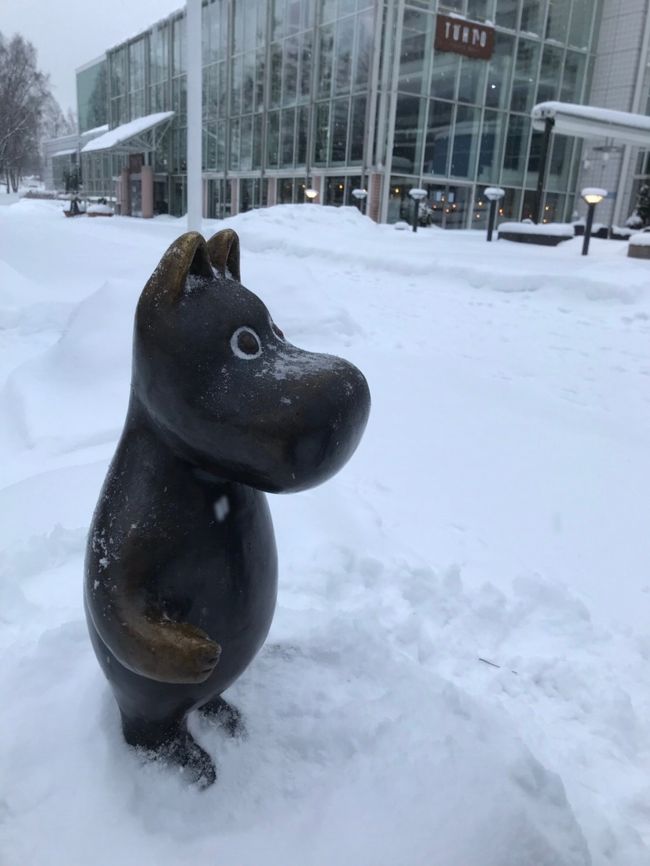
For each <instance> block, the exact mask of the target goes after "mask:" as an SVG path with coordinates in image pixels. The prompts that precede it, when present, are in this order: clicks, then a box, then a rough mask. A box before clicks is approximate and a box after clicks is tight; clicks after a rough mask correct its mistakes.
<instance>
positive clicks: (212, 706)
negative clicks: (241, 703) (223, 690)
mask: <svg viewBox="0 0 650 866" xmlns="http://www.w3.org/2000/svg"><path fill="white" fill-rule="evenodd" d="M199 712H200V713H202V715H204V716H206V717H207V718H208V719H212V720H214V721H215V722H218V723H219V724H220V725H221V726H222V727H223V728H224V729H225V730H226V732H227V733H228V734H230V736H231V737H242V736H244V735H245V733H246V726H245V725H244V720H243V719H242V716H241V713H240V712H239V710H238V709H237V707H233V705H232V704H229V703H228V701H224V699H223V698H220V697H219V698H213V699H212V700H211V701H208V703H207V704H203V706H202V707H200V708H199Z"/></svg>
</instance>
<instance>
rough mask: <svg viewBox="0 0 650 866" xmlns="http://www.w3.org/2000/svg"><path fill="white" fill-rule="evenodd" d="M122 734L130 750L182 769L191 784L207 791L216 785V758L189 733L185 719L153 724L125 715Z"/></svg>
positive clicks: (123, 716)
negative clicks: (142, 751)
mask: <svg viewBox="0 0 650 866" xmlns="http://www.w3.org/2000/svg"><path fill="white" fill-rule="evenodd" d="M122 731H123V733H124V739H125V740H126V742H127V743H128V744H129V745H130V746H135V747H136V748H140V749H144V750H145V751H146V752H149V753H150V754H151V756H152V757H153V758H155V759H159V760H161V761H164V762H165V763H168V764H171V765H173V766H176V767H179V768H180V769H181V771H182V774H183V776H184V778H186V779H187V781H188V782H191V783H193V784H196V785H198V786H199V787H200V788H207V787H208V786H210V785H212V784H213V783H214V782H215V781H216V779H217V771H216V768H215V766H214V763H213V761H212V758H211V757H210V755H208V753H207V752H206V751H205V750H204V749H202V748H201V746H199V744H198V743H197V742H196V740H195V739H194V737H193V736H192V735H191V734H190V732H189V731H188V730H187V724H186V721H185V716H184V715H183V716H180V717H178V718H174V719H166V720H164V721H161V722H149V721H144V720H142V719H139V718H130V717H129V716H127V715H125V713H124V711H122Z"/></svg>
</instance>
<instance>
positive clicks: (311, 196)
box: [305, 187, 318, 204]
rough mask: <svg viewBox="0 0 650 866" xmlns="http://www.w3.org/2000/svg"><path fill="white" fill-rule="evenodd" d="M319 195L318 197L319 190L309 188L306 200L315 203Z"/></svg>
mask: <svg viewBox="0 0 650 866" xmlns="http://www.w3.org/2000/svg"><path fill="white" fill-rule="evenodd" d="M317 195H318V190H317V189H312V187H308V188H307V189H306V190H305V198H306V199H307V201H308V202H311V204H313V203H314V199H315V198H316V196H317Z"/></svg>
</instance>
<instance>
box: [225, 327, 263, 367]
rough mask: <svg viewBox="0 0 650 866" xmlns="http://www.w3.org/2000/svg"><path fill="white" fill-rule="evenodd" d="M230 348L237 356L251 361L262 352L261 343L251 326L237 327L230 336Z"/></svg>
mask: <svg viewBox="0 0 650 866" xmlns="http://www.w3.org/2000/svg"><path fill="white" fill-rule="evenodd" d="M230 348H231V349H232V351H233V353H234V354H235V355H236V356H237V357H238V358H243V359H244V360H245V361H252V359H253V358H258V357H259V356H260V355H261V354H262V344H261V342H260V338H259V337H258V336H257V334H256V333H255V331H254V330H253V329H252V328H247V327H243V328H237V330H236V331H235V333H234V334H233V335H232V337H231V338H230Z"/></svg>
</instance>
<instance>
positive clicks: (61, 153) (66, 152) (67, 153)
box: [52, 147, 77, 159]
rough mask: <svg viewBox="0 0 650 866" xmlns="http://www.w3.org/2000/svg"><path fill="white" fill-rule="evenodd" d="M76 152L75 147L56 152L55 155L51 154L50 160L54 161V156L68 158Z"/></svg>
mask: <svg viewBox="0 0 650 866" xmlns="http://www.w3.org/2000/svg"><path fill="white" fill-rule="evenodd" d="M76 152H77V148H76V147H71V148H69V149H68V150H57V152H56V153H53V154H52V159H54V157H55V156H70V155H71V154H73V153H76Z"/></svg>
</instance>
